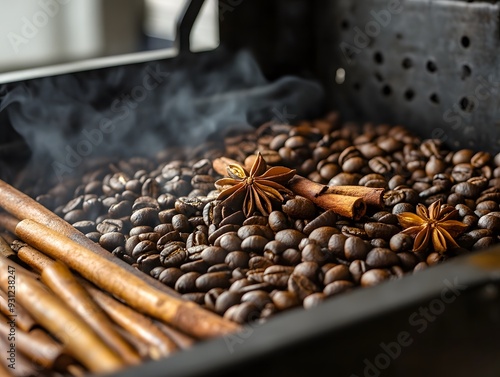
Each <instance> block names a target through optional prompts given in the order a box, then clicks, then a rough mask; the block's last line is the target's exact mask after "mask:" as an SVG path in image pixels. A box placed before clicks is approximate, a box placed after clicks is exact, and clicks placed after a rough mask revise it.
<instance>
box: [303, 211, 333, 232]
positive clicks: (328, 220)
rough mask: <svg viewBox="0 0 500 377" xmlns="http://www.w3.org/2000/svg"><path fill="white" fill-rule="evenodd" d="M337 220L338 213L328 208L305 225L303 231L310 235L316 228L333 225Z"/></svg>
mask: <svg viewBox="0 0 500 377" xmlns="http://www.w3.org/2000/svg"><path fill="white" fill-rule="evenodd" d="M336 221H337V215H336V214H335V212H333V211H332V210H327V211H325V212H323V213H322V214H320V215H319V216H317V217H316V218H314V219H312V220H311V221H310V222H309V223H307V225H306V226H305V227H304V229H303V232H304V234H306V235H310V234H311V232H312V231H313V230H315V229H318V228H321V227H323V226H333V224H335V222H336Z"/></svg>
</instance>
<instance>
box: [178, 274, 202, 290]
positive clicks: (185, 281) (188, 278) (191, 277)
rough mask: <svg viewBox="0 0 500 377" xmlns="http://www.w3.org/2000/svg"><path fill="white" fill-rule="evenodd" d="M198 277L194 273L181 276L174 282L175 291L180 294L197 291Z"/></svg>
mask: <svg viewBox="0 0 500 377" xmlns="http://www.w3.org/2000/svg"><path fill="white" fill-rule="evenodd" d="M199 276H200V274H199V273H198V272H194V271H193V272H187V273H185V274H183V275H181V276H180V277H179V278H178V279H177V281H176V282H175V290H176V291H178V292H180V293H188V292H195V291H196V290H197V287H196V279H198V277H199Z"/></svg>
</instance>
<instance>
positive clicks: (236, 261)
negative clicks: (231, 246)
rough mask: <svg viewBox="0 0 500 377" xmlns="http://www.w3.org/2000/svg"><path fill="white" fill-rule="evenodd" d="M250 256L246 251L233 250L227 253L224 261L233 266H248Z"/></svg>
mask: <svg viewBox="0 0 500 377" xmlns="http://www.w3.org/2000/svg"><path fill="white" fill-rule="evenodd" d="M249 260H250V256H249V255H248V253H246V252H244V251H231V252H230V253H228V254H227V255H226V258H225V259H224V262H225V263H227V264H228V265H229V267H231V268H237V267H240V268H247V267H248V261H249Z"/></svg>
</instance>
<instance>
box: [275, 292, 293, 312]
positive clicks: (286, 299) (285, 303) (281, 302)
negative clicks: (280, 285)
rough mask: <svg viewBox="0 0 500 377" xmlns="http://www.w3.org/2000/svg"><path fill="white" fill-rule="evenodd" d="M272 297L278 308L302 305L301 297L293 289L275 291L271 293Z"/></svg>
mask: <svg viewBox="0 0 500 377" xmlns="http://www.w3.org/2000/svg"><path fill="white" fill-rule="evenodd" d="M271 299H272V300H273V304H274V305H275V306H276V308H277V309H278V310H286V309H290V308H293V307H295V306H298V305H300V300H299V298H298V297H297V295H296V294H295V293H294V292H291V291H274V292H273V293H271Z"/></svg>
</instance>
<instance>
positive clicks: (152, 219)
mask: <svg viewBox="0 0 500 377" xmlns="http://www.w3.org/2000/svg"><path fill="white" fill-rule="evenodd" d="M130 221H131V223H132V225H133V226H141V225H146V226H151V227H155V226H156V225H158V224H159V223H160V220H159V218H158V211H157V210H156V209H154V208H149V207H146V208H142V209H139V210H137V211H135V212H134V213H132V215H131V216H130Z"/></svg>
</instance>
